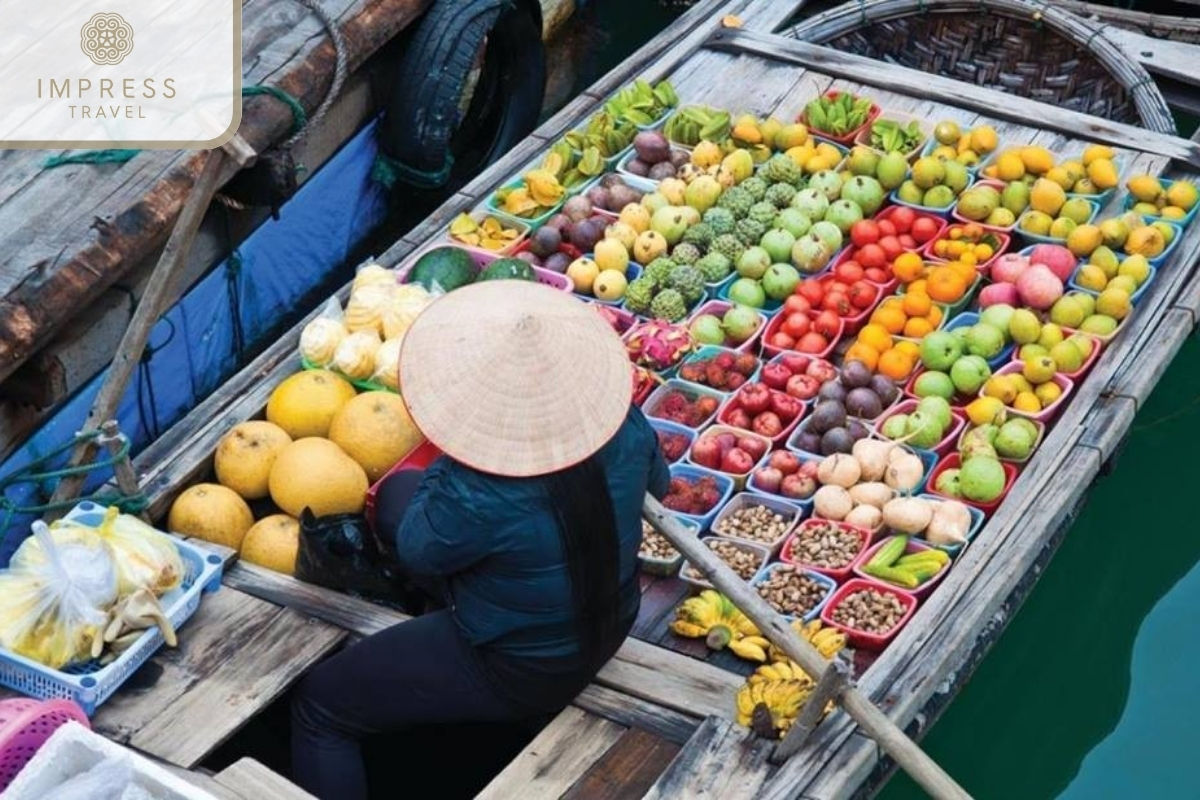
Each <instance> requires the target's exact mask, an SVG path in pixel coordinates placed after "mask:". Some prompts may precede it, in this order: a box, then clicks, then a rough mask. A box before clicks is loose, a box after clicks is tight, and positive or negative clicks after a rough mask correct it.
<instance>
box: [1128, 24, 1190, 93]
mask: <svg viewBox="0 0 1200 800" xmlns="http://www.w3.org/2000/svg"><path fill="white" fill-rule="evenodd" d="M1104 35H1105V37H1107V38H1108V39H1109V40H1111V41H1112V42H1114V43H1115V44H1117V45H1118V46H1120V47H1121V49H1123V50H1124V51H1125V52H1126V53H1127V54H1128V55H1129V57H1130V58H1132V59H1133V60H1134V61H1137V62H1140V63H1141V65H1142V66H1143V67H1145V68H1146V69H1147V70H1149V71H1150V72H1152V73H1154V74H1156V75H1166V76H1167V77H1169V78H1174V79H1175V80H1177V81H1181V82H1183V83H1186V84H1190V85H1192V86H1196V85H1198V84H1200V75H1198V74H1197V73H1196V64H1198V63H1200V46H1197V45H1195V44H1190V43H1188V42H1170V41H1166V40H1164V39H1155V38H1152V37H1150V36H1146V35H1144V34H1141V33H1135V32H1134V31H1127V30H1122V29H1121V28H1114V27H1109V28H1107V29H1105V31H1104Z"/></svg>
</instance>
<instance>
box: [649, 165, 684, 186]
mask: <svg viewBox="0 0 1200 800" xmlns="http://www.w3.org/2000/svg"><path fill="white" fill-rule="evenodd" d="M677 171H678V170H676V169H675V165H674V164H672V163H671V162H670V161H663V162H661V163H658V164H655V165H654V166H653V167H651V168H650V173H649V174H648V175H647V176H646V177H648V178H649V179H650V180H652V181H665V180H666V179H667V178H674V177H675V173H676V172H677Z"/></svg>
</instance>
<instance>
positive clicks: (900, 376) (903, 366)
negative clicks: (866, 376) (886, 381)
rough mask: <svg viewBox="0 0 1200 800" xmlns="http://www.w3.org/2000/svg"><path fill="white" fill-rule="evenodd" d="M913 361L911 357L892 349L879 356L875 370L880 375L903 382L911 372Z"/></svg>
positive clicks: (901, 351)
mask: <svg viewBox="0 0 1200 800" xmlns="http://www.w3.org/2000/svg"><path fill="white" fill-rule="evenodd" d="M914 366H915V361H914V359H913V357H912V356H910V355H908V354H907V353H905V352H904V351H903V350H899V349H897V348H895V347H893V348H892V349H891V350H887V351H885V352H883V353H881V354H880V355H879V364H878V365H877V368H878V370H879V372H880V374H882V375H886V376H887V377H889V378H891V379H892V380H894V381H899V380H904V379H905V378H907V377H908V376H909V375H910V374H911V373H912V371H913V367H914Z"/></svg>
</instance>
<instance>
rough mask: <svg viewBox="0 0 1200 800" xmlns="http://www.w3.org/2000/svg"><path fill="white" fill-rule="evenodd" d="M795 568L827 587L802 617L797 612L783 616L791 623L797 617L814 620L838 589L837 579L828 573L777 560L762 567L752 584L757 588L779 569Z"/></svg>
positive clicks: (802, 619)
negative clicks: (823, 573)
mask: <svg viewBox="0 0 1200 800" xmlns="http://www.w3.org/2000/svg"><path fill="white" fill-rule="evenodd" d="M793 568H795V569H797V571H799V572H800V573H801V574H802V575H805V576H807V577H808V578H810V579H811V580H813V581H816V582H817V583H819V584H821V586H823V587H825V595H824V596H823V597H822V598H821V602H819V603H817V604H816V605H815V606H813V607H812V608H811V609H810V610H809V612H808V613H807V614H804V615H803V616H800V617H797V616H796V615H795V614H784V615H783V618H784V619H785V620H787V621H788V622H789V623H791V622H793V621H795V620H797V619H798V620H800V621H801V622H812V621H813V620H814V619H816V618H817V617H819V616H821V609H823V608H825V606H826V605H827V604H828V603H829V600H830V598H832V597H833V595H834V593H835V592H836V591H837V586H838V585H837V581H835V580H833V578H830V577H829V576H828V575H822V574H821V573H819V572H814V571H812V570H811V569H807V568H806V567H796V566H795V565H794V564H785V563H783V562H782V561H775V562H772V563H770V564H767V565H766V566H765V567H763V568H762V569H760V570H759V571H758V574H757V575H755V576H754V577H753V578H752V579H751V580H750V585H751V586H752V587H754V588H755V589H756V590H757V588H758V587H759V586H761V585H762V584H764V583H766V582H767V581H768V580H770V579H771V576H772V575H773V574H775V573H776V572H778V571H779V570H781V569H793Z"/></svg>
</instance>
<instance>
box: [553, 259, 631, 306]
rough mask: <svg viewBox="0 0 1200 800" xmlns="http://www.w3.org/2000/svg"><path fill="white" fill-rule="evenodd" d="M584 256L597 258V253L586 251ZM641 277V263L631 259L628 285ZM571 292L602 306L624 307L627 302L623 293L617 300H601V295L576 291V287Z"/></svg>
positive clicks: (627, 268)
mask: <svg viewBox="0 0 1200 800" xmlns="http://www.w3.org/2000/svg"><path fill="white" fill-rule="evenodd" d="M583 257H584V258H587V259H591V260H595V258H596V254H595V253H584V255H583ZM640 277H642V267H641V265H640V264H638V263H636V262H634V261H630V262H629V265H628V266H627V267H625V282H626V285H628V284H630V283H633V282H634V281H636V280H637V279H638V278H640ZM571 294H573V295H575V296H576V297H578V298H580V299H581V300H586V301H588V302H589V303H598V304H600V305H602V306H612V307H613V308H623V307H624V304H625V296H624V295H621V297H619V298H618V299H616V300H601V299H600V298H599V297H596V296H595V295H594V294H584V293H583V292H576V291H574V289H572V291H571Z"/></svg>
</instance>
